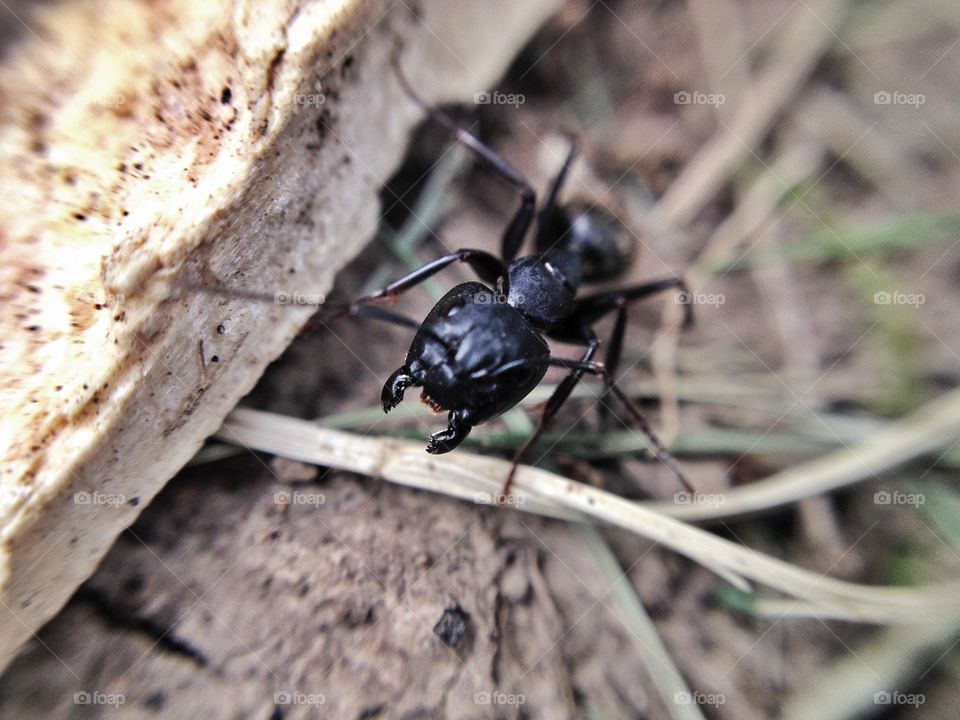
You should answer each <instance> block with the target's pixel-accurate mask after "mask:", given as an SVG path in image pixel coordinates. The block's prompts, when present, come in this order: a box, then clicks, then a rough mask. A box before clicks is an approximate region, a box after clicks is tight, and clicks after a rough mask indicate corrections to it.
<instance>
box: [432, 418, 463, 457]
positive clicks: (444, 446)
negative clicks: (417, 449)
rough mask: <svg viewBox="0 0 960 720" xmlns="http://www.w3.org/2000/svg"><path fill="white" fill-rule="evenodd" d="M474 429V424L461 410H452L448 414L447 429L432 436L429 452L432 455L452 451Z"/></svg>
mask: <svg viewBox="0 0 960 720" xmlns="http://www.w3.org/2000/svg"><path fill="white" fill-rule="evenodd" d="M472 429H473V425H470V424H469V423H468V422H466V421H465V420H464V418H463V415H462V413H461V411H458V410H451V411H450V414H449V415H448V416H447V429H446V430H441V431H440V432H435V433H433V434H432V435H431V436H430V443H429V444H428V445H427V452H428V453H430V454H431V455H443V454H444V453H448V452H450V451H451V450H453V449H454V448H456V447H457V446H458V445H459V444H460V443H462V442H463V441H464V440H465V439H466V437H467V435H469V434H470V431H471V430H472Z"/></svg>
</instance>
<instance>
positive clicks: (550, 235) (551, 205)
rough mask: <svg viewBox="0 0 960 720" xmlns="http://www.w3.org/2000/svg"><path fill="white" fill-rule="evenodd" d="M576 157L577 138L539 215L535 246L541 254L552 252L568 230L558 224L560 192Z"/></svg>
mask: <svg viewBox="0 0 960 720" xmlns="http://www.w3.org/2000/svg"><path fill="white" fill-rule="evenodd" d="M576 157H577V141H576V138H574V137H571V138H570V149H569V150H568V151H567V157H566V159H565V160H564V161H563V166H562V167H561V168H560V171H559V172H558V173H557V176H556V177H555V178H554V179H553V184H552V185H551V186H550V191H549V193H547V199H546V200H545V201H544V203H543V207H542V208H541V209H540V212H539V213H538V214H537V238H536V242H535V246H536V248H537V252H538V253H540V254H543V253H545V252H547V251H548V250H550V249H551V247H552V246H553V245H554V244H556V243H558V242H559V241H560V240H561V238H560V237H559V236H560V235H561V234H562V233H564V232H566V229H565V228H564V227H563V226H562V225H561V224H560V223H559V222H557V220H558V216H557V212H558V210H559V198H560V191H561V190H562V189H563V185H564V183H565V182H566V181H567V175H568V174H569V172H570V166H571V165H573V161H574V160H575V159H576Z"/></svg>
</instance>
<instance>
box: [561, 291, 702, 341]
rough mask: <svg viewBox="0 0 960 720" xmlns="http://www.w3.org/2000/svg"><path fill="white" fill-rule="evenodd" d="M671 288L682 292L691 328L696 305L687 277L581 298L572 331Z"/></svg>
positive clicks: (575, 307) (685, 321) (685, 317)
mask: <svg viewBox="0 0 960 720" xmlns="http://www.w3.org/2000/svg"><path fill="white" fill-rule="evenodd" d="M671 288H677V289H678V290H680V302H682V303H683V325H684V327H685V328H686V327H689V326H690V325H692V324H693V305H692V303H690V302H689V297H690V290H689V289H688V288H687V284H686V283H685V282H684V280H683V278H681V277H676V276H671V277H665V278H661V279H659V280H652V281H650V282H645V283H641V284H640V285H631V286H630V287H625V288H618V289H616V290H608V291H606V292H600V293H595V294H594V295H587V296H586V297H582V298H577V300H576V301H575V302H574V304H573V310H572V311H571V313H570V320H571V321H572V324H570V325H569V328H570V329H571V330H573V331H574V332H576V330H577V328H578V327H579V323H581V322H585V323H587V324H588V325H592V324H593V323H595V322H596V321H597V320H599V319H600V318H601V317H603V316H604V315H606V314H607V313H608V312H611V311H613V310H617V309H619V308H620V307H622V306H624V305H625V304H626V303H629V302H633V301H634V300H643V299H645V298H648V297H650V296H651V295H655V294H656V293H658V292H662V291H663V290H670V289H671ZM565 325H566V323H565ZM558 339H560V338H558Z"/></svg>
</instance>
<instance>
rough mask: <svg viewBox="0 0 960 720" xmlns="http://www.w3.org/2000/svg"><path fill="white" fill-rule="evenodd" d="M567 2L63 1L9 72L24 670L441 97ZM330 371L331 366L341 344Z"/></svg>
mask: <svg viewBox="0 0 960 720" xmlns="http://www.w3.org/2000/svg"><path fill="white" fill-rule="evenodd" d="M558 4H559V3H558V2H556V0H535V1H530V2H524V3H514V2H511V1H510V0H489V1H483V2H481V1H480V0H466V1H464V2H457V3H448V2H445V1H444V0H423V1H422V2H419V3H412V2H411V3H403V2H400V3H390V2H386V1H385V0H314V1H313V2H294V1H292V0H252V1H250V2H227V1H226V0H217V1H213V2H202V3H197V2H185V1H183V0H168V1H166V2H159V3H157V2H128V1H121V0H116V1H109V0H108V1H107V2H96V3H95V2H63V3H58V4H53V5H49V6H44V7H42V8H40V10H39V11H38V14H37V15H36V16H34V17H31V18H30V23H29V24H30V28H31V30H32V31H33V33H27V32H24V33H23V34H22V35H21V37H19V38H17V40H16V41H15V42H16V44H15V45H14V46H13V47H10V48H8V50H7V53H6V55H5V56H4V58H3V62H2V65H0V294H2V298H0V373H2V381H0V410H2V415H0V418H2V419H0V423H2V425H0V448H2V450H0V452H2V457H3V464H2V466H0V667H3V666H5V665H6V664H7V663H8V662H9V660H10V659H11V658H12V656H13V655H14V653H15V652H16V650H17V648H18V647H19V646H20V644H21V643H22V642H23V641H24V640H25V639H26V638H28V637H29V636H30V635H31V633H33V632H34V631H35V630H36V629H37V628H39V627H40V625H41V624H42V623H43V622H45V621H46V620H47V619H49V618H50V617H51V616H52V615H53V614H54V613H56V612H57V610H58V609H59V608H60V607H61V606H62V605H63V604H64V602H66V600H67V599H68V598H69V597H70V595H71V594H72V592H73V591H74V589H75V588H76V587H77V586H78V585H79V584H80V583H81V582H82V581H83V580H84V579H85V578H86V577H88V576H89V575H90V573H91V572H92V571H93V570H94V568H95V567H96V565H97V563H98V562H99V560H100V559H101V558H102V556H103V554H104V553H105V552H106V550H107V549H108V548H109V547H110V545H111V543H112V542H113V540H114V538H115V537H116V536H117V534H118V533H120V532H121V531H122V530H123V529H124V528H125V527H127V526H128V525H129V524H130V523H132V522H133V520H134V519H135V518H136V516H137V514H138V512H139V511H140V509H142V508H143V507H144V505H145V504H146V503H149V501H150V500H151V498H152V497H153V496H154V495H155V494H156V492H157V491H158V490H159V489H160V488H161V487H162V486H163V484H164V483H165V482H166V481H167V480H168V479H169V478H170V477H171V476H172V475H173V474H174V473H175V472H176V471H177V470H178V469H179V468H180V467H181V466H182V465H183V464H184V463H185V462H186V461H187V460H188V459H189V458H190V456H191V455H192V454H193V453H194V452H195V451H196V449H197V448H198V447H199V446H200V444H201V443H202V442H203V440H204V438H205V437H206V436H207V435H209V434H210V433H212V432H213V431H214V430H216V429H217V428H218V427H219V425H220V421H221V420H222V418H223V416H224V415H225V414H226V413H227V412H228V411H229V410H230V408H231V407H232V406H233V405H234V404H235V403H236V402H237V400H238V399H239V398H240V397H241V396H242V395H243V394H244V393H245V392H246V391H248V390H249V389H250V388H251V387H252V385H253V384H254V383H255V381H256V379H257V378H258V377H259V375H260V373H261V372H262V370H263V368H264V367H265V366H266V365H267V363H268V362H269V361H270V360H272V359H273V358H274V357H276V356H277V355H278V354H279V353H280V352H282V350H283V348H284V347H285V346H286V344H287V343H288V342H289V341H290V339H291V338H292V337H293V336H294V335H295V334H296V332H297V329H298V328H299V327H300V325H302V323H303V322H304V321H305V320H306V318H307V317H308V316H309V314H310V312H311V310H310V309H309V308H306V307H301V308H290V307H286V306H280V305H275V304H269V303H251V302H249V301H242V300H237V299H228V298H220V297H216V296H211V295H207V294H202V293H196V292H191V291H187V290H184V289H183V286H184V285H185V284H191V283H210V284H221V285H226V286H229V287H234V288H237V289H244V290H250V291H256V292H261V293H267V294H273V293H277V292H304V293H316V294H322V293H323V292H325V291H326V290H327V289H328V288H329V286H330V285H331V283H332V279H333V275H334V273H335V272H336V270H337V269H338V268H339V267H341V266H342V265H343V264H344V263H346V261H347V260H349V259H350V258H351V257H352V256H353V255H355V254H356V253H357V252H358V251H359V250H360V248H361V247H362V246H363V244H364V243H365V242H366V241H367V240H368V239H369V238H370V237H371V236H372V234H373V232H374V230H375V228H376V224H377V219H378V215H379V207H378V203H377V192H378V190H379V188H380V187H381V186H382V184H383V181H384V180H385V178H386V177H387V176H388V175H389V173H390V172H391V171H392V169H393V168H394V167H395V166H396V165H397V163H398V162H399V159H400V157H401V154H402V152H403V148H404V144H405V141H406V136H407V133H408V131H409V129H410V127H411V126H412V124H413V123H414V122H415V121H416V119H417V111H416V110H415V107H414V106H413V105H412V104H411V103H410V102H409V101H408V100H407V99H406V98H405V97H404V95H403V94H402V91H401V90H400V88H399V86H398V85H397V83H396V82H395V80H394V78H393V77H392V73H391V70H390V51H391V49H392V47H393V44H394V41H395V39H396V38H397V37H402V38H403V39H404V42H405V49H404V60H405V67H406V68H407V71H408V74H409V75H410V76H411V78H412V80H413V82H414V83H415V84H416V85H417V86H418V87H419V88H420V89H421V91H422V93H423V94H424V95H425V96H426V97H427V98H429V99H433V100H437V99H452V98H469V97H472V96H473V95H474V93H476V92H479V91H481V90H483V89H484V88H486V87H487V86H488V85H489V84H490V83H491V82H492V81H493V80H494V79H495V77H496V76H497V75H498V74H499V73H500V72H502V71H503V70H504V68H505V65H506V63H507V62H508V61H509V59H510V57H511V54H512V53H513V52H514V51H516V49H517V48H518V47H519V46H520V45H521V44H522V42H523V40H524V39H525V38H526V37H527V36H528V35H529V34H530V33H531V32H532V31H533V30H534V29H535V28H536V27H537V25H538V24H539V23H540V22H542V20H543V19H545V17H546V16H547V15H548V14H549V12H550V11H551V10H553V9H554V8H555V7H556V6H557V5H558ZM321 362H322V359H321Z"/></svg>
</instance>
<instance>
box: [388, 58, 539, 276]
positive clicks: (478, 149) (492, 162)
mask: <svg viewBox="0 0 960 720" xmlns="http://www.w3.org/2000/svg"><path fill="white" fill-rule="evenodd" d="M400 50H401V47H400V45H395V46H394V48H393V66H394V70H395V72H396V74H397V79H398V80H399V81H400V85H401V87H402V88H403V91H404V92H405V93H406V94H407V95H408V96H409V97H410V99H411V100H413V102H415V103H416V104H417V105H418V106H419V107H420V109H421V110H422V111H423V112H424V113H425V114H426V115H428V116H429V117H431V118H433V119H434V120H435V121H436V122H438V123H439V124H440V125H442V126H443V128H444V129H445V130H446V131H447V132H449V133H450V135H451V136H452V137H453V139H454V140H456V142H458V143H460V144H461V145H463V147H465V148H467V150H469V151H470V152H472V153H473V154H474V155H475V156H476V157H478V158H480V159H481V160H482V161H483V162H484V163H486V164H487V166H488V167H490V168H491V169H492V170H493V171H494V172H495V173H496V174H497V175H498V176H499V177H500V178H501V179H502V180H504V181H505V182H506V183H507V184H509V185H511V186H512V187H513V189H514V190H515V191H516V192H517V193H519V195H520V207H519V208H518V209H517V211H516V213H515V214H514V216H513V218H512V219H511V220H510V224H509V225H507V229H506V230H505V231H504V233H503V237H502V240H501V256H502V258H503V262H504V263H510V262H511V261H512V260H513V259H514V258H515V257H516V256H517V252H518V251H519V250H520V246H521V245H522V244H523V238H524V237H525V236H526V234H527V230H529V229H530V225H531V224H532V222H533V214H534V211H535V210H536V207H537V195H536V193H535V192H534V191H533V188H532V187H530V183H528V182H527V180H526V178H524V177H523V175H521V174H520V172H519V171H518V170H517V169H516V168H514V167H513V166H512V165H511V164H510V163H509V162H507V160H506V159H505V158H504V157H502V156H501V155H500V154H498V153H497V152H496V151H495V150H493V148H491V147H489V146H488V145H486V144H485V143H483V142H482V141H481V140H480V139H479V138H477V137H476V136H475V135H473V134H472V133H470V132H469V131H467V130H465V129H464V128H462V127H460V126H459V125H457V123H456V122H454V120H453V118H451V117H450V116H449V115H447V114H446V113H444V112H442V111H440V110H438V109H436V108H435V107H432V106H431V105H429V104H428V103H427V102H426V101H425V100H424V99H423V98H421V97H420V96H419V95H418V94H417V92H416V91H415V90H414V89H413V86H412V85H411V84H410V81H409V80H407V76H406V75H404V73H403V66H402V65H401V63H400Z"/></svg>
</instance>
